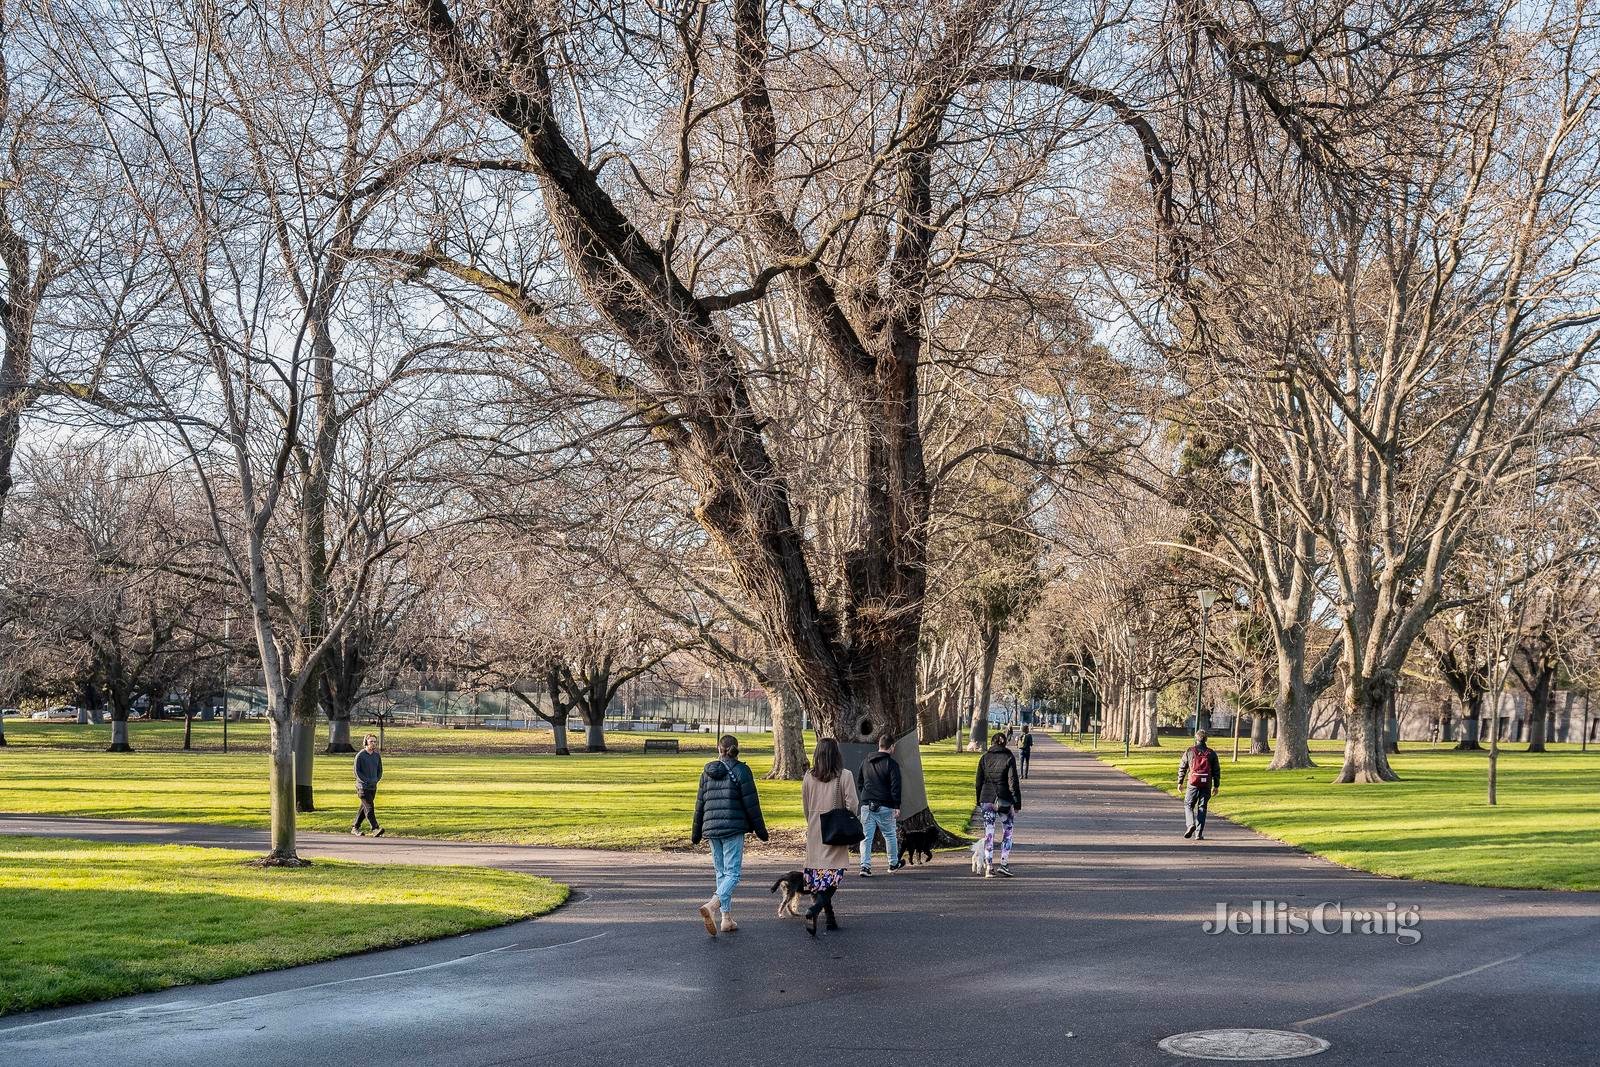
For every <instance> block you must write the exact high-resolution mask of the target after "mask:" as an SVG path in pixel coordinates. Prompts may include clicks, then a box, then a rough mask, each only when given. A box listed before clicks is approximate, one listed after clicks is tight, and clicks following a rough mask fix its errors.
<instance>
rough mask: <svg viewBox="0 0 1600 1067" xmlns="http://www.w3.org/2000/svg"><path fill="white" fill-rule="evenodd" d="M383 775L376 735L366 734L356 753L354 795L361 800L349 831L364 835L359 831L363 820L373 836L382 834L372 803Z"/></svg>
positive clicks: (358, 835) (376, 812)
mask: <svg viewBox="0 0 1600 1067" xmlns="http://www.w3.org/2000/svg"><path fill="white" fill-rule="evenodd" d="M382 777H383V757H382V756H380V755H378V735H377V734H368V735H367V736H366V737H365V738H364V739H363V740H362V742H361V751H360V752H357V753H356V796H357V797H359V798H360V800H361V807H360V808H358V809H357V810H356V821H355V822H354V823H353V824H351V826H350V832H351V833H352V834H355V835H356V836H357V837H365V836H367V835H366V834H364V833H362V832H361V823H362V822H363V821H365V822H366V823H368V824H369V825H370V826H371V827H372V836H373V837H382V836H383V827H381V826H379V825H378V810H377V808H376V807H374V805H375V804H376V802H377V800H378V780H379V779H380V778H382Z"/></svg>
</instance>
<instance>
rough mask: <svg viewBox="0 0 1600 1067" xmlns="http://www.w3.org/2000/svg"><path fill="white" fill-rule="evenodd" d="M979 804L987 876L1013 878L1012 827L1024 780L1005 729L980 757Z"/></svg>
mask: <svg viewBox="0 0 1600 1067" xmlns="http://www.w3.org/2000/svg"><path fill="white" fill-rule="evenodd" d="M978 807H979V809H980V810H981V811H982V812H983V876H984V877H985V878H993V877H994V876H995V874H996V873H999V874H1002V875H1004V876H1005V877H1007V878H1010V877H1011V830H1012V827H1013V826H1014V825H1015V823H1016V813H1017V812H1019V811H1021V810H1022V780H1021V779H1020V778H1018V777H1017V760H1016V757H1015V756H1013V755H1012V754H1011V750H1010V749H1008V748H1006V735H1005V733H1004V732H1000V733H996V734H995V735H994V736H993V737H991V738H990V739H989V751H987V752H985V753H984V754H983V758H982V759H980V760H978ZM996 822H998V823H999V824H1000V827H1001V837H1000V863H999V865H998V866H996V865H995V862H994V828H995V823H996Z"/></svg>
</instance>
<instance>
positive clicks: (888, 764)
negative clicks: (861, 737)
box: [856, 730, 900, 878]
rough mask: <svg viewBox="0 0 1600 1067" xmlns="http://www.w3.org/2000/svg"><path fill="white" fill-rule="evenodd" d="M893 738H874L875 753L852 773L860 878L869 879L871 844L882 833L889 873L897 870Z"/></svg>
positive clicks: (896, 784) (897, 773)
mask: <svg viewBox="0 0 1600 1067" xmlns="http://www.w3.org/2000/svg"><path fill="white" fill-rule="evenodd" d="M893 751H894V738H893V737H892V736H891V735H890V733H889V731H887V730H885V731H884V732H883V733H881V734H879V735H878V751H876V752H874V753H873V754H872V755H870V756H868V757H867V758H866V759H864V760H862V761H861V769H860V770H858V771H856V790H857V792H859V793H860V794H861V829H862V830H864V831H866V835H867V836H866V837H865V838H863V839H862V841H861V877H863V878H869V877H871V875H872V842H873V839H874V838H876V837H877V836H878V835H877V831H879V830H882V831H883V847H884V848H886V849H888V852H889V869H890V870H891V871H897V870H899V869H900V849H899V847H898V842H897V841H896V839H895V820H897V819H899V818H900V764H898V763H896V762H895V758H894V756H893V755H891V754H890V753H892V752H893Z"/></svg>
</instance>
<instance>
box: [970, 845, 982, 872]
mask: <svg viewBox="0 0 1600 1067" xmlns="http://www.w3.org/2000/svg"><path fill="white" fill-rule="evenodd" d="M972 873H973V874H982V873H983V838H981V837H980V838H978V840H976V841H974V842H973V843H972Z"/></svg>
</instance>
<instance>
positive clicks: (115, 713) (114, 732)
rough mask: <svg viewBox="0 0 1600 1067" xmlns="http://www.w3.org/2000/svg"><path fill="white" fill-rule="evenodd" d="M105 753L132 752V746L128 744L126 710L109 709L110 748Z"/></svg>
mask: <svg viewBox="0 0 1600 1067" xmlns="http://www.w3.org/2000/svg"><path fill="white" fill-rule="evenodd" d="M106 751H107V752H132V751H133V746H132V745H130V744H128V709H127V708H115V707H114V708H112V709H111V746H110V747H109V748H107V749H106Z"/></svg>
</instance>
